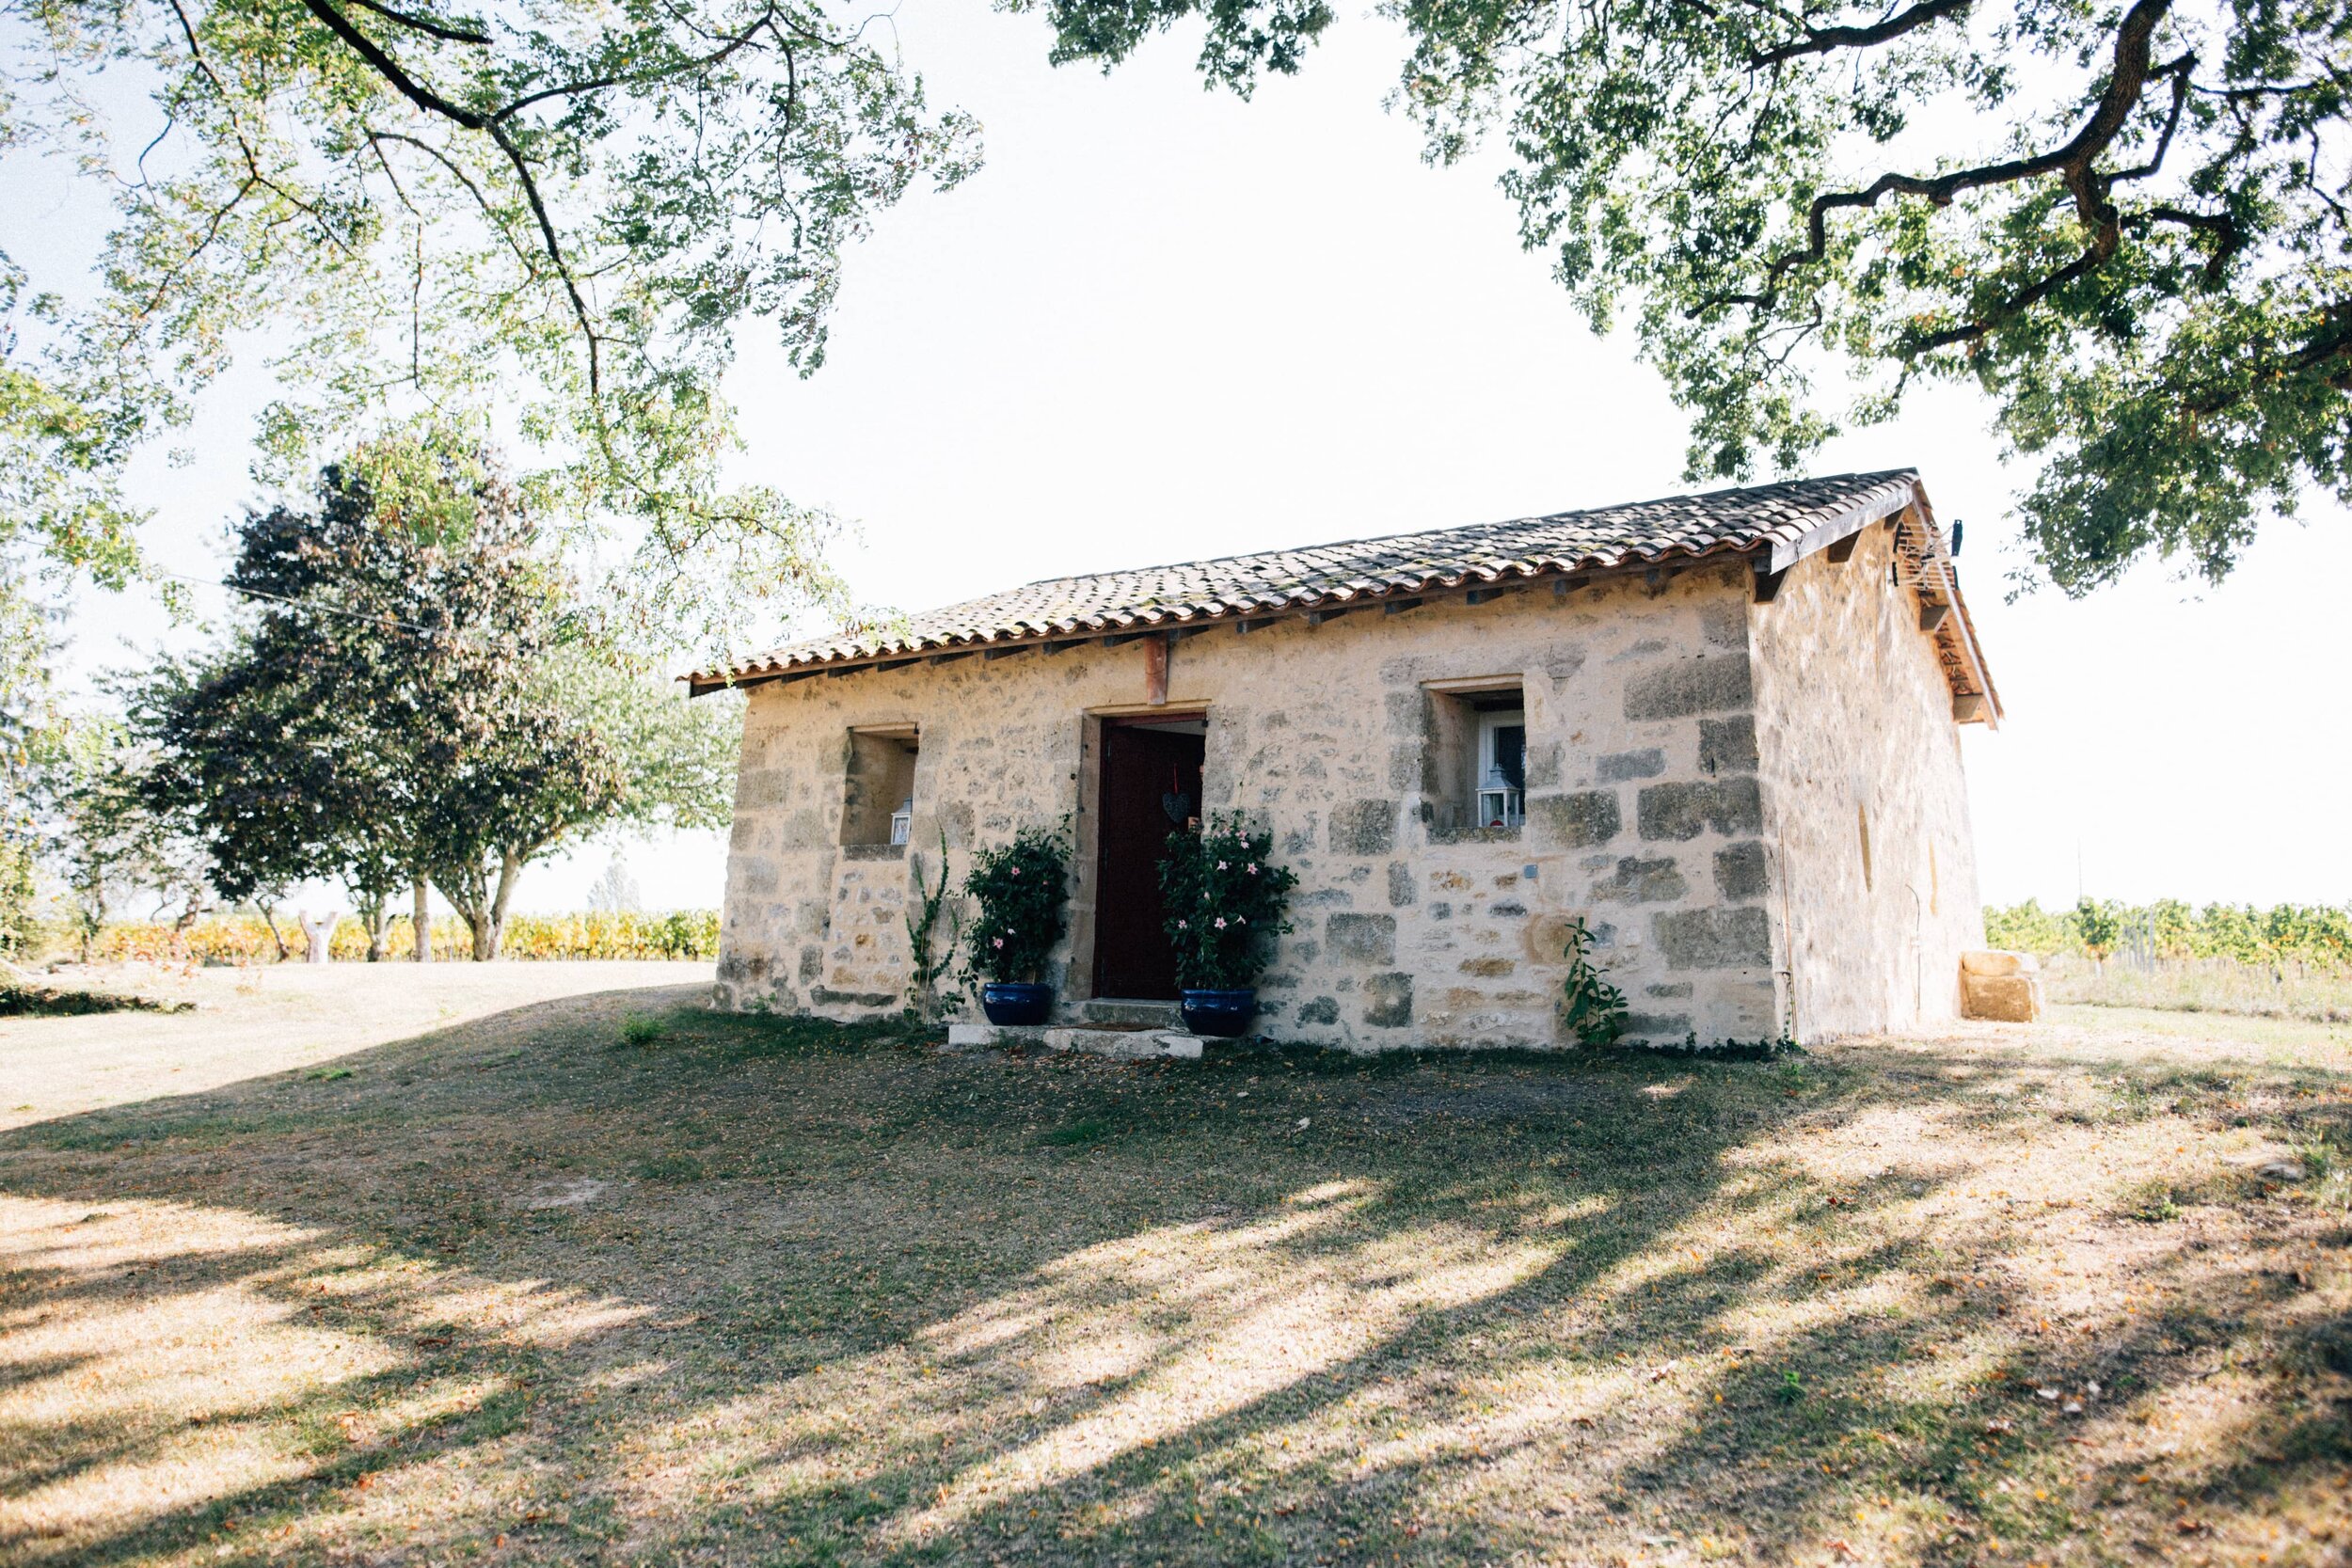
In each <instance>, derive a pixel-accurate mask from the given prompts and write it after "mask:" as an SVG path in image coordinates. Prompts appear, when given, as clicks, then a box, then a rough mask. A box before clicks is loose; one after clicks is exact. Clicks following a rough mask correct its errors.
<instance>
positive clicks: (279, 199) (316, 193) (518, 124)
mask: <svg viewBox="0 0 2352 1568" xmlns="http://www.w3.org/2000/svg"><path fill="white" fill-rule="evenodd" d="M0 19H5V21H6V23H7V27H6V29H5V30H0V105H5V107H4V108H0V113H5V114H6V116H7V119H5V121H0V140H5V141H8V142H13V143H15V144H18V145H45V146H48V147H50V148H53V149H56V150H60V151H68V152H71V153H72V155H73V156H75V157H76V158H77V159H79V160H81V161H82V163H83V164H84V166H85V167H86V169H87V172H89V173H90V174H91V175H92V176H93V177H94V178H97V179H100V180H102V181H104V182H107V184H108V186H109V188H110V189H111V191H112V192H113V194H114V200H115V205H116V214H117V226H116V228H115V230H114V231H113V233H112V234H111V235H110V237H109V239H108V242H107V245H106V248H105V252H104V255H103V290H102V293H101V297H100V298H99V299H98V301H97V302H96V303H95V304H94V305H93V306H92V308H91V309H88V310H87V311H86V312H84V313H82V314H80V315H78V316H76V317H73V318H72V319H71V320H67V321H63V322H61V323H60V324H59V325H60V327H61V336H59V337H58V338H57V339H56V341H54V342H53V343H52V344H51V345H50V356H49V357H50V371H51V372H54V373H51V375H50V379H51V380H52V381H53V382H54V383H56V385H57V386H58V387H59V388H61V392H60V395H62V396H64V397H66V398H67V399H68V400H69V401H70V402H72V403H73V404H78V405H79V406H80V407H81V408H83V409H84V410H86V411H87V414H88V417H89V418H90V420H92V421H94V422H95V423H96V424H97V425H99V426H100V427H102V428H103V429H105V430H107V431H108V432H110V433H112V434H113V435H114V436H116V437H117V441H116V448H115V450H114V451H112V452H111V453H110V455H111V456H115V457H119V455H120V453H121V451H126V450H127V449H128V446H129V445H130V444H135V440H137V439H143V438H145V437H146V436H149V435H151V434H152V433H153V432H154V431H155V430H157V429H159V428H162V427H164V426H166V425H168V424H170V423H172V422H175V421H177V420H181V419H183V418H184V416H185V414H186V411H187V406H186V399H187V396H188V395H189V394H190V393H192V392H194V391H195V390H197V389H199V388H201V387H203V386H204V385H205V384H206V383H208V382H209V381H210V380H211V379H212V378H214V377H215V376H216V375H217V374H218V373H219V372H221V371H222V370H223V369H225V368H226V367H227V365H228V364H229V363H230V361H231V360H232V358H233V357H235V356H237V355H238V354H240V353H244V352H249V349H248V338H247V333H248V332H249V331H250V329H252V328H253V327H255V326H257V325H266V326H267V328H268V329H269V330H270V331H271V333H272V337H273V340H274V346H273V349H272V352H273V353H274V355H275V358H276V364H277V368H278V371H279V372H280V375H281V378H282V380H283V383H284V387H285V394H284V396H283V398H282V399H281V400H280V402H279V403H278V405H277V407H276V408H274V409H273V410H272V412H271V415H270V417H269V419H268V420H267V445H266V449H265V454H264V457H265V460H264V463H263V472H264V477H265V478H268V479H270V480H272V481H274V482H277V483H287V484H291V483H297V482H298V481H299V480H300V479H301V478H302V477H304V476H306V475H307V473H308V472H309V471H310V470H311V469H313V468H315V467H317V466H318V465H319V464H320V463H321V462H322V461H324V459H325V458H326V456H327V455H328V454H330V453H331V452H333V451H338V450H340V448H341V446H342V444H343V443H345V442H347V441H348V440H349V438H350V436H351V433H352V432H353V431H354V430H355V429H368V428H372V427H374V426H376V425H377V424H379V423H382V422H386V421H390V422H398V421H399V420H404V419H405V418H407V417H409V416H412V415H414V414H417V413H419V412H421V411H425V410H430V411H432V412H434V413H435V414H436V415H437V417H441V418H445V419H446V418H450V417H453V416H457V415H464V414H468V413H470V414H473V415H477V416H489V415H495V416H496V417H497V418H498V419H499V420H500V421H501V429H502V430H506V429H512V430H517V431H519V432H520V433H521V434H522V435H523V436H525V437H526V439H527V448H526V456H527V461H526V463H525V467H524V469H523V471H522V473H521V474H520V476H519V483H520V487H521V489H522V492H523V494H524V496H525V498H526V499H528V500H529V501H530V502H531V503H532V506H533V507H534V509H535V510H536V511H537V513H538V514H539V515H540V516H541V518H542V520H543V521H544V522H545V523H546V524H548V526H549V527H550V528H559V529H561V530H562V531H563V532H564V538H565V542H566V544H567V545H575V546H591V545H596V544H604V545H607V546H610V545H611V544H612V541H614V540H615V539H619V540H622V541H624V542H625V543H624V547H623V548H622V549H621V550H620V551H618V552H614V551H612V550H611V549H610V548H608V549H607V550H606V552H605V556H606V559H608V560H611V559H612V558H613V557H614V556H615V555H616V554H617V557H618V561H617V563H616V564H614V565H613V566H612V567H611V568H609V569H610V571H611V577H610V580H609V581H605V582H600V583H598V584H596V585H595V587H596V590H597V593H596V599H597V602H599V603H602V604H604V605H606V606H607V609H608V616H607V618H608V620H609V621H610V622H611V623H612V633H613V635H614V636H615V637H616V638H626V639H628V640H633V641H645V640H646V639H647V638H658V639H661V640H665V641H672V642H679V643H688V644H695V645H699V646H703V647H706V648H710V647H719V646H723V645H724V644H727V643H729V642H734V641H740V640H741V639H742V638H743V637H744V636H746V635H748V633H749V631H750V629H751V628H752V626H753V624H754V622H755V619H756V620H759V621H766V620H769V619H771V618H773V617H774V612H775V611H776V610H779V609H781V610H787V611H788V610H797V609H801V608H804V607H806V606H809V605H811V604H827V605H834V606H837V605H838V604H839V602H840V600H841V594H840V589H839V585H838V584H837V582H835V580H834V578H832V577H831V576H830V575H829V574H827V573H826V572H825V571H824V570H823V568H822V566H821V562H820V561H819V560H818V550H819V549H820V548H821V546H822V543H823V540H824V536H825V534H826V532H827V531H828V530H829V528H830V523H829V521H828V520H827V519H824V518H823V517H822V516H821V515H817V514H812V513H809V512H807V511H805V510H804V509H801V508H797V507H795V506H793V505H792V504H791V503H790V502H788V501H787V499H784V498H781V497H778V496H775V495H773V494H772V493H770V492H766V491H762V490H758V489H737V488H732V487H730V486H729V485H727V484H726V483H725V482H724V480H723V475H722V465H723V462H724V460H725V458H726V457H727V455H728V454H729V453H730V452H731V451H733V450H734V449H735V446H736V432H735V428H734V423H733V415H732V412H731V410H730V409H729V407H728V405H727V404H726V402H725V400H724V399H723V396H722V395H721V380H722V377H723V374H724V372H725V371H726V369H727V366H728V364H729V362H730V360H731V358H732V356H733V352H734V334H735V332H736V330H737V328H738V326H739V325H741V324H742V323H743V322H744V321H745V319H746V318H749V317H766V318H769V319H771V321H772V322H773V323H774V324H775V328H776V330H778V331H779V332H780V334H781V336H782V337H783V339H784V341H785V342H786V344H787V349H788V351H789V354H790V356H791V358H792V359H793V362H794V363H796V364H797V365H799V366H801V367H802V369H803V371H809V370H814V369H815V368H816V367H817V366H818V364H820V363H821V362H822V360H823V357H824V337H825V324H826V319H827V316H828V314H829V312H830V310H831V308H832V305H833V303H834V299H835V297H836V296H837V294H838V291H839V287H840V271H841V266H842V262H843V257H844V254H845V252H846V251H847V249H848V248H849V247H850V245H853V244H854V243H855V242H856V241H857V240H858V239H860V238H862V237H863V236H864V235H865V233H866V231H867V230H868V229H869V228H870V226H871V223H872V220H873V217H874V214H876V213H877V212H878V211H880V210H881V209H882V208H884V207H887V206H889V205H890V204H891V203H893V202H895V201H897V200H898V198H900V197H902V196H903V195H905V194H906V193H907V192H908V191H909V190H911V189H913V188H914V186H915V185H916V184H917V183H919V182H930V183H933V184H935V185H939V186H946V185H951V184H953V183H955V182H957V181H959V180H961V178H963V177H964V175H966V174H967V173H969V172H970V171H971V170H972V169H974V168H975V167H977V163H978V142H977V125H976V123H975V122H974V121H973V120H972V119H970V118H969V117H968V116H963V115H961V114H957V113H954V112H952V111H950V112H946V113H941V112H936V111H934V110H933V109H932V108H931V107H930V104H929V103H927V101H926V99H925V96H924V92H923V87H922V83H921V82H920V80H919V79H917V78H915V77H914V76H912V75H911V74H909V73H907V72H906V71H903V70H901V69H900V68H899V66H898V62H897V60H896V59H895V57H893V56H892V55H889V54H886V53H885V52H883V50H882V48H880V47H878V45H877V44H876V43H875V42H873V41H870V40H871V39H872V38H883V37H886V36H887V35H886V34H884V33H882V32H880V31H876V30H866V29H860V28H859V27H858V26H857V24H856V19H855V18H854V17H853V16H851V14H850V13H849V12H846V11H844V12H840V13H838V14H836V13H835V12H834V11H833V10H831V9H829V8H827V7H825V6H824V5H821V4H817V3H811V0H707V3H705V0H694V3H690V4H686V5H680V6H660V7H656V6H651V5H644V4H635V3H631V4H624V5H621V6H617V7H603V8H562V7H545V6H536V5H523V4H506V5H499V6H494V7H491V8H487V9H485V10H484V11H481V12H479V13H465V14H461V13H459V12H456V11H454V10H450V11H442V10H426V9H423V8H405V7H391V8H386V7H380V6H365V5H352V4H347V3H346V0H214V3H213V4H210V5H202V6H198V5H188V6H184V7H178V8H167V9H164V10H152V9H150V8H125V7H118V6H114V5H109V4H90V3H68V4H63V5H56V4H50V3H47V0H0ZM126 65H127V66H129V67H131V68H132V69H134V70H135V71H137V72H139V73H142V74H143V75H144V76H145V77H146V78H147V79H149V80H151V82H152V83H153V98H154V105H153V110H152V112H151V113H150V114H146V115H138V116H125V117H124V118H123V119H121V120H120V122H119V123H118V121H117V120H116V119H115V118H114V110H115V107H116V105H117V103H119V100H117V99H115V98H112V97H109V98H107V99H105V100H99V99H97V98H95V96H94V95H93V94H92V92H91V83H92V80H93V79H94V77H95V76H96V74H97V73H98V72H99V71H101V70H102V69H104V68H106V67H109V66H114V67H117V68H120V67H123V66H126ZM98 103H104V104H105V106H106V111H107V112H101V111H100V109H99V108H97V107H95V106H94V105H96V104H98ZM159 129H160V132H161V135H158V131H159ZM151 138H153V142H152V145H150V139H151ZM0 420H5V414H0ZM0 499H5V498H0ZM577 553H578V554H579V555H580V557H581V558H582V559H584V558H585V556H586V553H587V552H586V550H585V549H584V548H582V549H581V550H580V551H578V552H577Z"/></svg>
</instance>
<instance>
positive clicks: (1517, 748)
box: [1472, 708, 1527, 828]
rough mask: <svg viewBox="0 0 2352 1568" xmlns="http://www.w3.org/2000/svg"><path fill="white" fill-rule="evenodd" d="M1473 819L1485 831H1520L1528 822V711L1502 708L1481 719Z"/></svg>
mask: <svg viewBox="0 0 2352 1568" xmlns="http://www.w3.org/2000/svg"><path fill="white" fill-rule="evenodd" d="M1474 800H1475V805H1476V812H1475V815H1474V816H1473V817H1472V820H1473V821H1475V822H1476V823H1477V825H1478V826H1480V827H1482V828H1516V827H1518V825H1519V824H1520V823H1522V822H1524V821H1526V820H1527V710H1526V709H1525V708H1499V709H1497V710H1495V711H1494V712H1491V713H1482V714H1480V715H1479V716H1478V784H1477V789H1476V791H1475V795H1474Z"/></svg>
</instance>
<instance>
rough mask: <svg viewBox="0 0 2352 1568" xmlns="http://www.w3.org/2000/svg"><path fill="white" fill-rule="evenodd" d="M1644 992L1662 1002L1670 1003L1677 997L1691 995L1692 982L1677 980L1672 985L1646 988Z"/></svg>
mask: <svg viewBox="0 0 2352 1568" xmlns="http://www.w3.org/2000/svg"><path fill="white" fill-rule="evenodd" d="M1642 990H1644V991H1645V993H1647V994H1648V995H1651V996H1655V997H1657V998H1658V999H1659V1000H1660V1001H1661V1002H1670V1001H1672V1000H1674V999H1675V998H1676V997H1678V996H1688V995H1690V994H1691V982H1690V981H1688V980H1677V981H1675V982H1674V983H1673V984H1672V985H1664V986H1644V987H1643V988H1642Z"/></svg>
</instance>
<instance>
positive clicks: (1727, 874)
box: [1715, 840, 1769, 898]
mask: <svg viewBox="0 0 2352 1568" xmlns="http://www.w3.org/2000/svg"><path fill="white" fill-rule="evenodd" d="M1768 881H1769V879H1768V878H1767V876H1766V872H1765V864H1764V846H1763V845H1762V844H1760V843H1757V842H1756V841H1754V840H1751V841H1749V842H1748V843H1746V844H1735V845H1733V846H1732V847H1730V848H1728V849H1718V850H1716V851H1715V891H1716V892H1717V893H1719V894H1721V895H1723V896H1724V897H1725V898H1761V897H1762V896H1763V895H1764V890H1765V888H1766V886H1767V885H1768Z"/></svg>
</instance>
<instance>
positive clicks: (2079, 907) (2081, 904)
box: [2074, 894, 2123, 958]
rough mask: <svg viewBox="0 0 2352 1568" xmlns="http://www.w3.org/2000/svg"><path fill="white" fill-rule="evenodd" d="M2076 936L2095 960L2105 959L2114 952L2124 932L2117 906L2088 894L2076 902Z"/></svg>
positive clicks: (2085, 950)
mask: <svg viewBox="0 0 2352 1568" xmlns="http://www.w3.org/2000/svg"><path fill="white" fill-rule="evenodd" d="M2122 931H2123V923H2122V920H2121V919H2119V918H2118V914H2117V906H2116V905H2114V904H2110V903H2103V902H2101V901H2100V900H2099V899H2096V898H2093V897H2090V895H2087V894H2086V895H2084V896H2082V897H2080V898H2078V899H2076V900H2075V901H2074V934H2075V936H2076V938H2077V939H2079V940H2080V941H2081V942H2082V944H2083V951H2084V952H2086V953H2089V954H2090V956H2091V957H2092V958H2106V956H2107V955H2108V954H2109V953H2112V952H2114V951H2115V942H2116V939H2117V938H2118V937H2120V936H2122Z"/></svg>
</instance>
